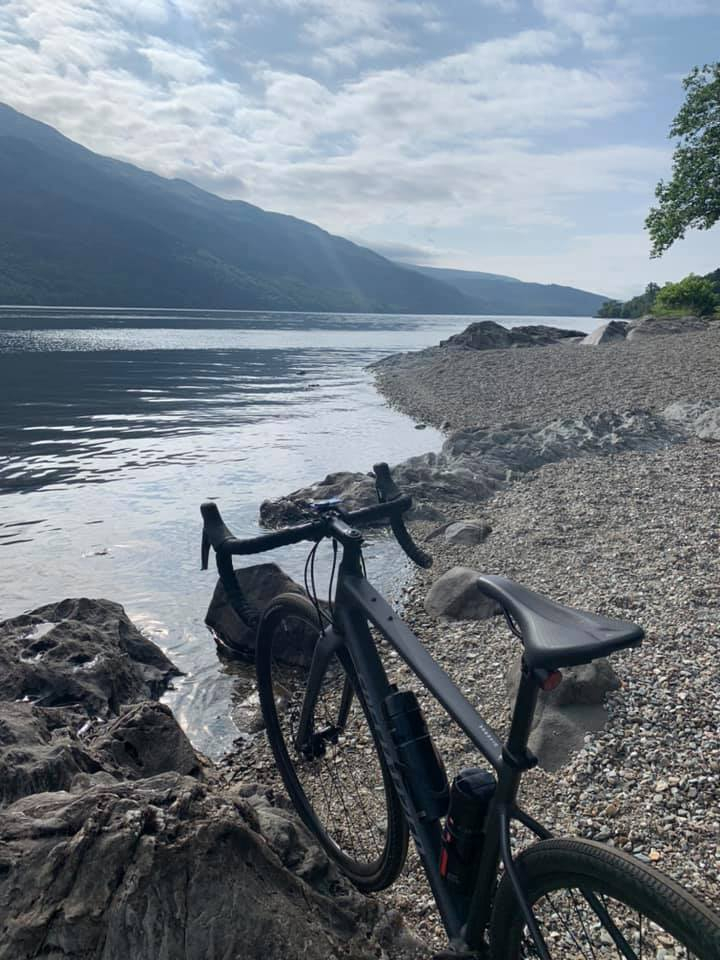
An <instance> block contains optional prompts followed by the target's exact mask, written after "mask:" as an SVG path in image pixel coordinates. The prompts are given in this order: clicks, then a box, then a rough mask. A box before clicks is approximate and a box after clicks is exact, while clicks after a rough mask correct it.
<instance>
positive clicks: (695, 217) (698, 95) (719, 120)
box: [645, 63, 720, 257]
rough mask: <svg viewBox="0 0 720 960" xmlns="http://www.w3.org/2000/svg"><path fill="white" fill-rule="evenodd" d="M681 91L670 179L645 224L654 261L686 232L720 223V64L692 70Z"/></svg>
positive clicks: (660, 186)
mask: <svg viewBox="0 0 720 960" xmlns="http://www.w3.org/2000/svg"><path fill="white" fill-rule="evenodd" d="M683 87H684V88H685V103H684V104H683V106H682V107H681V108H680V111H679V112H678V115H677V116H676V117H675V120H674V121H673V123H672V126H671V127H670V136H671V137H678V138H679V143H678V145H677V147H676V149H675V153H674V154H673V166H672V179H671V180H670V181H669V182H668V183H665V182H664V181H662V180H661V181H660V182H659V183H658V185H657V187H656V188H655V196H656V197H657V199H658V201H659V203H658V206H657V207H652V209H651V210H650V213H649V214H648V216H647V219H646V220H645V226H646V228H647V230H648V232H649V234H650V239H651V242H652V249H651V256H653V257H659V256H661V254H663V253H664V252H665V251H666V250H667V249H668V248H669V247H670V246H672V244H673V243H674V242H675V241H676V240H680V239H682V238H683V237H684V236H685V231H686V230H687V229H689V228H695V229H698V230H708V229H710V227H712V226H713V224H715V223H716V222H717V221H718V220H719V219H720V63H713V64H706V65H705V66H704V67H695V68H694V69H693V70H692V72H691V73H690V74H689V75H688V76H687V77H686V78H685V79H684V80H683Z"/></svg>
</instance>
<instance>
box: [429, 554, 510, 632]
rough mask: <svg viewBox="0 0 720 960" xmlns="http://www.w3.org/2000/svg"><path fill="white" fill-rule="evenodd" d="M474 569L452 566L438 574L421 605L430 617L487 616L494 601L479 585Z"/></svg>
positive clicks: (494, 608) (491, 613)
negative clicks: (423, 605)
mask: <svg viewBox="0 0 720 960" xmlns="http://www.w3.org/2000/svg"><path fill="white" fill-rule="evenodd" d="M478 577H479V574H478V572H477V570H471V569H470V568H469V567H453V568H452V569H451V570H448V571H447V573H444V574H443V575H442V576H441V577H439V578H438V579H437V580H436V581H435V583H433V585H432V586H431V587H430V590H429V591H428V594H427V596H426V597H425V609H426V611H427V612H428V613H429V614H432V616H434V617H449V618H450V619H452V620H487V619H488V617H492V616H494V615H495V614H496V613H498V612H499V608H498V605H497V604H496V603H495V601H494V600H491V599H490V598H489V597H488V596H486V594H484V593H483V591H482V590H481V589H480V585H479V584H478Z"/></svg>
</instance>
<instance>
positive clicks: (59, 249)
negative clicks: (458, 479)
mask: <svg viewBox="0 0 720 960" xmlns="http://www.w3.org/2000/svg"><path fill="white" fill-rule="evenodd" d="M0 211H1V214H0V303H14V304H38V305H41V304H43V305H57V306H118V307H119V306H125V307H192V308H201V309H203V308H204V309H213V308H215V309H222V308H225V309H240V310H242V309H245V310H309V311H329V312H353V313H356V312H369V313H416V314H417V313H419V314H423V313H426V314H466V315H472V314H481V313H494V314H497V313H508V314H513V313H520V314H534V315H543V314H544V315H552V314H554V315H559V314H566V315H567V314H573V313H575V314H577V315H580V314H590V313H592V312H594V300H592V303H593V307H590V305H589V301H586V300H585V299H583V298H594V295H593V294H585V293H584V292H583V291H573V289H572V288H569V287H552V288H545V287H543V285H541V284H523V283H522V282H521V281H518V280H514V279H512V278H507V279H505V278H498V277H493V275H491V274H472V273H468V272H466V271H456V270H437V269H433V268H426V267H408V266H407V265H401V264H397V263H394V262H393V261H390V260H388V259H386V258H385V257H382V256H380V255H379V254H377V253H374V252H373V251H372V250H368V249H367V248H365V247H362V246H359V245H357V244H354V243H351V242H350V241H349V240H345V239H344V238H342V237H338V236H334V235H332V234H330V233H328V232H327V231H325V230H322V229H321V228H319V227H317V226H315V225H313V224H311V223H308V222H306V221H304V220H299V219H297V218H295V217H291V216H286V215H284V214H279V213H271V212H268V211H266V210H262V209H261V208H260V207H256V206H253V205H252V204H250V203H245V202H244V201H241V200H225V199H222V198H221V197H217V196H215V195H214V194H211V193H208V192H206V191H204V190H201V189H200V188H199V187H195V186H193V185H192V184H191V183H188V182H186V181H183V180H177V179H176V180H170V179H167V178H165V177H161V176H158V175H157V174H154V173H149V172H147V171H145V170H141V169H140V168H139V167H135V166H133V165H132V164H129V163H124V162H122V161H119V160H113V159H111V158H109V157H103V156H101V155H99V154H96V153H93V152H92V151H90V150H88V149H86V148H85V147H82V146H80V145H79V144H77V143H74V142H73V141H72V140H69V139H68V138H67V137H64V136H63V135H62V134H61V133H59V132H58V131H57V130H54V129H53V128H52V127H50V126H48V125H47V124H44V123H40V122H38V121H36V120H32V119H31V118H29V117H26V116H24V115H23V114H21V113H18V112H17V111H15V110H13V109H12V108H11V107H9V106H6V105H3V104H0ZM473 278H475V279H473ZM477 278H485V279H484V280H482V281H478V280H477ZM487 283H490V284H492V283H494V284H495V285H496V286H502V285H503V284H506V285H507V286H506V287H505V289H506V291H510V289H511V288H512V291H514V295H513V296H511V297H508V296H500V295H498V294H497V292H493V293H492V295H490V294H489V292H488V289H489V288H487V289H486V285H487ZM483 284H485V286H484V285H483ZM524 288H532V290H531V289H528V290H527V291H525V292H526V294H527V296H522V295H521V291H522V290H523V289H524ZM547 289H553V290H557V291H570V292H572V293H574V294H577V295H579V299H577V298H576V299H577V303H578V306H577V307H575V306H573V307H572V308H570V306H568V304H570V303H571V302H572V303H573V304H574V303H575V301H573V300H572V298H570V299H568V298H567V297H565V298H563V297H559V298H556V302H555V309H550V307H549V306H548V303H549V301H548V298H547V297H545V298H543V297H542V296H541V292H542V291H544V290H547ZM535 296H537V299H533V298H534V297H535ZM596 299H597V300H598V301H600V302H602V301H603V300H604V299H606V298H604V297H598V298H596ZM586 303H587V306H583V305H585V304H586ZM598 305H599V304H598ZM550 306H552V304H551V305H550Z"/></svg>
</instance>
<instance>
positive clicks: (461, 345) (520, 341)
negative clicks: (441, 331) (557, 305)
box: [440, 320, 583, 350]
mask: <svg viewBox="0 0 720 960" xmlns="http://www.w3.org/2000/svg"><path fill="white" fill-rule="evenodd" d="M582 336H583V334H582V333H581V332H579V331H578V330H564V329H562V328H560V327H546V326H543V325H542V324H532V325H529V326H522V327H512V328H511V329H508V328H507V327H503V326H502V324H499V323H496V322H495V321H494V320H478V321H477V322H476V323H471V324H470V326H468V327H466V328H465V329H464V330H463V331H462V332H461V333H456V334H454V335H453V336H452V337H448V339H447V340H441V341H440V346H441V347H449V348H450V349H452V350H502V349H508V348H511V347H546V346H550V345H552V344H555V343H559V342H561V341H562V340H565V339H572V338H576V337H582Z"/></svg>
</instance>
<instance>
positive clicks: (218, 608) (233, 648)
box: [205, 563, 317, 664]
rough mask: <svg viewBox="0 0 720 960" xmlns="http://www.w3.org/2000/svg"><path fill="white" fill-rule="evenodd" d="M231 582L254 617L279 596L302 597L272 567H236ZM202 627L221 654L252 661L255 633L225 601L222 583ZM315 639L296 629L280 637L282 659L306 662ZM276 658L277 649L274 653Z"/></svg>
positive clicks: (296, 586) (299, 589)
mask: <svg viewBox="0 0 720 960" xmlns="http://www.w3.org/2000/svg"><path fill="white" fill-rule="evenodd" d="M235 579H236V581H237V584H238V586H239V587H240V589H241V590H242V593H243V596H244V597H245V598H246V600H247V601H248V602H249V603H250V605H251V606H253V607H254V608H255V609H256V610H257V611H258V613H260V614H262V612H263V611H264V610H265V608H266V607H267V606H268V604H269V603H270V601H271V600H273V599H274V598H275V597H276V596H278V594H280V593H298V594H302V595H303V596H305V591H304V590H303V588H302V587H301V586H300V585H299V584H297V583H295V581H294V580H293V579H292V578H291V577H289V576H288V575H287V574H286V573H284V572H283V571H282V570H281V569H280V567H279V566H278V565H277V564H276V563H258V564H255V565H253V566H251V567H240V568H238V569H237V570H236V571H235ZM205 623H206V624H207V625H208V627H209V628H210V630H211V632H212V634H213V636H214V638H215V642H216V643H217V645H218V649H219V651H220V652H221V653H223V654H225V655H227V656H230V657H237V658H240V659H244V660H252V659H254V657H255V640H256V630H255V628H254V627H249V626H248V625H247V624H245V623H243V621H242V620H241V619H240V617H239V616H238V615H237V613H235V610H234V609H233V607H232V605H231V603H230V601H229V600H228V597H227V593H226V592H225V587H224V586H223V582H222V580H218V582H217V584H216V586H215V592H214V593H213V595H212V600H211V601H210V606H209V607H208V610H207V613H206V614H205ZM316 639H317V637H316V635H315V634H310V633H309V632H308V631H307V630H303V629H301V628H300V626H299V625H298V628H297V629H296V630H291V631H288V633H287V634H285V635H284V641H285V644H284V648H283V658H284V660H285V661H286V662H287V663H298V664H306V663H308V662H309V660H310V657H311V656H312V651H313V649H314V645H315V641H316ZM275 652H276V654H279V653H280V649H279V648H278V649H276V650H275Z"/></svg>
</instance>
